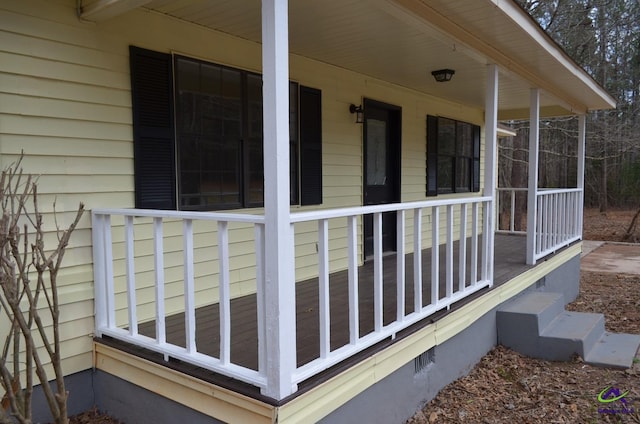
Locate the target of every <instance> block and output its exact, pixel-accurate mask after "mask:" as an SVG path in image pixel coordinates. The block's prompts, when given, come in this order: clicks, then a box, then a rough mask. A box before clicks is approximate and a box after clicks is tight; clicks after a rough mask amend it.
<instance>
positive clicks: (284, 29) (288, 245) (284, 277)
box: [260, 0, 297, 399]
mask: <svg viewBox="0 0 640 424" xmlns="http://www.w3.org/2000/svg"><path fill="white" fill-rule="evenodd" d="M262 72H263V125H264V210H265V264H264V266H265V293H264V302H265V305H264V316H265V320H266V323H265V334H266V340H265V351H266V356H267V357H266V370H260V371H261V372H265V374H266V377H267V387H266V388H265V389H264V391H263V394H265V395H266V396H269V397H272V398H275V399H283V398H284V397H286V396H288V395H290V394H291V393H293V392H294V391H295V390H296V389H297V387H296V385H294V384H293V383H292V374H293V371H294V370H295V367H296V327H295V326H296V314H295V270H294V252H293V235H292V226H291V220H290V211H289V22H288V2H287V0H263V1H262Z"/></svg>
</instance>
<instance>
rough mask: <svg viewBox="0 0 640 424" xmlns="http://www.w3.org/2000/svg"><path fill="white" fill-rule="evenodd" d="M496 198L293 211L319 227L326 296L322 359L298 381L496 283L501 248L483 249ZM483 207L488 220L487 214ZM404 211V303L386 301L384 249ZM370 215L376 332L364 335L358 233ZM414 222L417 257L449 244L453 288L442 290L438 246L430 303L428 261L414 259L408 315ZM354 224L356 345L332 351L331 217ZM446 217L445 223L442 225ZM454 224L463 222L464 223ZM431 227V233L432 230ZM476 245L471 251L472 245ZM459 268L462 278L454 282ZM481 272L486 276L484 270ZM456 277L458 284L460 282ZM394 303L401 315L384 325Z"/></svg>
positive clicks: (352, 335)
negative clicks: (496, 254)
mask: <svg viewBox="0 0 640 424" xmlns="http://www.w3.org/2000/svg"><path fill="white" fill-rule="evenodd" d="M491 205H492V202H491V198H490V197H476V198H471V199H457V200H437V201H425V202H415V203H398V204H389V205H376V206H365V207H355V208H346V209H334V210H323V211H313V212H301V213H295V214H292V217H291V220H292V222H293V223H298V222H308V221H316V222H317V223H318V240H319V243H318V255H319V261H318V274H319V292H320V296H319V298H320V305H319V313H320V323H321V325H320V334H318V337H319V339H320V352H319V354H320V356H319V358H317V359H315V360H313V361H311V362H309V363H307V364H304V365H302V366H301V367H298V368H297V369H296V371H295V373H294V376H293V382H294V383H299V382H300V381H303V380H305V379H307V378H309V377H311V376H313V375H315V374H317V373H319V372H321V371H323V370H324V369H326V368H328V367H330V366H332V365H335V364H337V363H338V362H340V361H342V360H344V359H346V358H348V357H350V356H352V355H354V354H356V353H358V352H360V351H362V350H364V349H366V348H368V347H370V346H372V345H374V344H375V343H377V342H379V341H381V340H383V339H385V338H388V337H395V335H396V334H397V333H398V332H399V331H401V330H403V329H405V328H407V327H409V326H410V325H412V324H414V323H416V322H418V321H420V320H422V319H424V318H425V317H427V316H429V315H431V314H433V313H434V312H436V311H438V310H441V309H445V308H448V307H449V306H451V304H453V303H455V302H457V301H459V300H461V299H463V298H465V297H467V296H469V295H471V294H472V293H474V292H476V291H478V290H480V289H482V288H485V287H489V286H491V285H492V278H491V276H490V275H489V272H490V263H491V262H492V261H493V249H491V250H490V251H488V250H487V249H479V238H480V233H481V232H482V228H485V227H483V226H484V225H486V222H483V221H484V219H486V217H487V212H488V208H490V207H492V206H491ZM481 210H482V221H481V218H480V211H481ZM393 211H396V224H397V230H396V237H397V242H396V246H397V251H396V253H395V255H396V269H395V284H396V298H395V299H385V298H384V297H383V286H384V284H385V282H384V281H383V275H384V272H383V250H382V216H383V214H384V213H385V212H393ZM425 212H426V213H428V214H429V216H430V219H431V228H430V234H431V243H430V244H429V245H427V246H424V245H423V233H424V231H425V227H424V226H423V215H424V213H425ZM364 214H372V215H373V235H374V249H373V250H374V258H373V262H374V266H373V268H374V281H373V290H374V292H373V293H374V316H373V321H374V329H373V331H372V332H370V333H368V334H366V335H364V336H360V329H359V294H358V288H359V284H358V278H359V277H358V247H357V246H358V243H359V241H360V240H361V239H362V237H361V235H359V234H358V231H357V228H358V224H357V222H358V218H359V217H360V216H361V215H364ZM408 216H412V217H413V231H412V236H411V242H410V243H409V245H410V246H411V247H412V250H413V252H421V251H422V249H424V248H428V247H433V246H436V247H437V246H440V244H441V243H443V244H444V252H445V253H444V256H445V257H444V264H445V279H444V280H445V290H444V293H441V292H440V284H439V281H440V259H441V258H440V249H438V248H432V249H431V269H430V276H429V278H428V279H430V283H429V286H428V290H430V292H431V295H430V299H431V300H430V303H429V304H423V301H422V299H423V295H422V291H423V268H422V265H423V264H422V256H421V255H420V254H417V255H416V254H414V256H413V284H412V288H413V299H414V306H413V311H412V312H410V313H406V311H405V300H406V295H407V294H406V292H405V278H406V256H405V254H406V244H407V243H406V236H407V231H406V221H407V217H408ZM336 218H337V219H346V223H347V237H348V276H349V277H348V284H349V291H348V292H349V299H348V304H349V343H348V344H346V345H344V346H342V347H340V348H337V349H335V350H331V349H330V343H329V342H330V339H331V330H330V329H331V326H330V318H329V310H330V308H331V306H330V304H331V298H330V296H329V238H328V227H329V220H333V219H336ZM441 219H443V220H441ZM454 221H457V222H458V228H457V231H458V232H456V226H454ZM428 231H429V229H427V232H428ZM454 240H458V242H459V249H458V254H457V255H455V254H454ZM467 242H469V244H470V246H467ZM467 255H470V266H469V269H468V270H467V268H466V267H467V257H468V256H467ZM454 270H455V272H456V273H457V278H455V279H454ZM478 271H479V272H478ZM454 280H455V281H454ZM388 301H392V302H395V304H396V317H395V319H394V320H393V321H392V322H390V323H389V324H387V325H384V324H383V306H384V302H388Z"/></svg>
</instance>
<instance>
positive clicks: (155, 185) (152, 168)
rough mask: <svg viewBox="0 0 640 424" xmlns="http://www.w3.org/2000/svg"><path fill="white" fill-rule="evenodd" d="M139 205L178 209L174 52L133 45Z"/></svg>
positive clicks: (134, 125)
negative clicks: (174, 127) (170, 53)
mask: <svg viewBox="0 0 640 424" xmlns="http://www.w3.org/2000/svg"><path fill="white" fill-rule="evenodd" d="M129 58H130V62H131V102H132V108H133V140H134V173H135V191H136V192H135V202H136V208H141V209H176V183H175V181H176V177H175V175H176V173H175V140H174V129H173V125H174V124H173V89H172V84H173V74H172V64H171V55H169V54H164V53H159V52H155V51H151V50H146V49H141V48H139V47H134V46H130V48H129Z"/></svg>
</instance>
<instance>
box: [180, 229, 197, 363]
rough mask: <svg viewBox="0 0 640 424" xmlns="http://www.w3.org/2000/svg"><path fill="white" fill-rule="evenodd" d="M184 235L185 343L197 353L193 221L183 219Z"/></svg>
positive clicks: (188, 348) (191, 351) (189, 349)
mask: <svg viewBox="0 0 640 424" xmlns="http://www.w3.org/2000/svg"><path fill="white" fill-rule="evenodd" d="M182 229H183V233H182V236H183V237H184V254H183V260H184V262H183V266H184V325H185V329H184V332H185V344H186V349H187V352H188V353H191V354H193V353H196V309H195V283H194V269H193V268H194V263H193V221H192V220H191V219H185V220H184V221H182Z"/></svg>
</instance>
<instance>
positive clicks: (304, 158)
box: [300, 86, 322, 205]
mask: <svg viewBox="0 0 640 424" xmlns="http://www.w3.org/2000/svg"><path fill="white" fill-rule="evenodd" d="M300 189H301V192H300V204H301V205H319V204H321V203H322V93H321V91H320V90H317V89H315V88H309V87H304V86H300Z"/></svg>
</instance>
